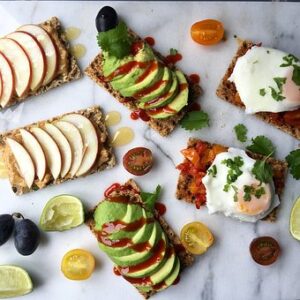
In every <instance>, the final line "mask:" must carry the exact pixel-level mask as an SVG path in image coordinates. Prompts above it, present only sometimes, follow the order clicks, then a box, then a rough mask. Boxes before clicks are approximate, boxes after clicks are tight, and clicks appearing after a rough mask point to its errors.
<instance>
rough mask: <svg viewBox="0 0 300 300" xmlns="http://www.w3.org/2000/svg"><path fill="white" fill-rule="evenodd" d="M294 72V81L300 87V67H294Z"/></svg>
mask: <svg viewBox="0 0 300 300" xmlns="http://www.w3.org/2000/svg"><path fill="white" fill-rule="evenodd" d="M293 67H294V71H293V77H292V80H293V81H294V82H295V83H296V84H297V85H299V86H300V66H297V65H293Z"/></svg>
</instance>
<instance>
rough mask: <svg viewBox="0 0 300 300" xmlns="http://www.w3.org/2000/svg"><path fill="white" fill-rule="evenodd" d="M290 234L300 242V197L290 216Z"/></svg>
mask: <svg viewBox="0 0 300 300" xmlns="http://www.w3.org/2000/svg"><path fill="white" fill-rule="evenodd" d="M290 232H291V234H292V236H293V237H294V238H295V239H296V240H299V241H300V197H299V198H298V199H297V200H296V202H295V204H294V206H293V208H292V212H291V216H290Z"/></svg>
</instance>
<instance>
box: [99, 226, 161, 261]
mask: <svg viewBox="0 0 300 300" xmlns="http://www.w3.org/2000/svg"><path fill="white" fill-rule="evenodd" d="M161 237H162V229H161V226H160V225H159V223H158V222H155V223H154V226H153V231H152V234H151V236H150V238H149V243H150V245H153V247H154V246H155V245H156V243H157V242H158V241H159V240H160V239H161ZM99 246H100V245H99ZM151 255H152V253H151V249H150V250H147V251H143V252H135V253H133V254H130V255H125V256H120V257H117V256H111V255H109V257H110V258H111V260H112V261H113V262H114V263H115V264H117V265H118V266H121V267H126V266H134V265H137V264H139V263H142V262H144V261H145V260H147V259H148V258H149V257H150V256H151Z"/></svg>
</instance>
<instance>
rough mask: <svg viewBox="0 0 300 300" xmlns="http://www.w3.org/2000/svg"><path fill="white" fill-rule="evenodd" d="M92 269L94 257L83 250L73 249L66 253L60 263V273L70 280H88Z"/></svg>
mask: <svg viewBox="0 0 300 300" xmlns="http://www.w3.org/2000/svg"><path fill="white" fill-rule="evenodd" d="M94 268H95V258H94V256H93V255H92V254H91V253H90V252H88V251H86V250H83V249H74V250H71V251H69V252H67V253H66V254H65V255H64V257H63V259H62V262H61V271H62V272H63V273H64V275H65V276H66V277H67V278H68V279H71V280H85V279H88V278H89V277H90V276H91V275H92V273H93V271H94Z"/></svg>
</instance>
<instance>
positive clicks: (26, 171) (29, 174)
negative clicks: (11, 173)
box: [6, 138, 35, 188]
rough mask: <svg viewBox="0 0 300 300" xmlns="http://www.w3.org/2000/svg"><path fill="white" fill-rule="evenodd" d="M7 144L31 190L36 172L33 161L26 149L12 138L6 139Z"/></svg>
mask: <svg viewBox="0 0 300 300" xmlns="http://www.w3.org/2000/svg"><path fill="white" fill-rule="evenodd" d="M6 143H7V144H8V146H9V148H10V150H11V152H12V154H13V155H14V158H15V160H16V162H17V165H18V167H19V171H20V175H21V176H22V177H23V179H24V180H25V182H26V185H27V186H28V187H29V188H31V186H32V184H33V181H34V177H35V170H34V164H33V161H32V159H31V157H30V155H29V153H28V152H27V151H26V149H25V148H24V147H23V146H22V145H21V144H20V143H18V142H17V141H15V140H14V139H11V138H7V139H6Z"/></svg>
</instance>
